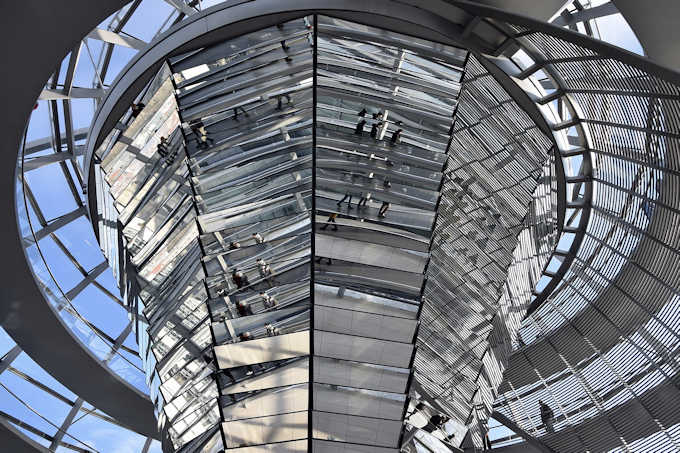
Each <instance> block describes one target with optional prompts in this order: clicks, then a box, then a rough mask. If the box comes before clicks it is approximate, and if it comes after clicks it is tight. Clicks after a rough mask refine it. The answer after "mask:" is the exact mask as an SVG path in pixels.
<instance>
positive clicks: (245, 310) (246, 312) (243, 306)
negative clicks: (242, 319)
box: [236, 300, 253, 316]
mask: <svg viewBox="0 0 680 453" xmlns="http://www.w3.org/2000/svg"><path fill="white" fill-rule="evenodd" d="M236 311H237V312H238V314H239V316H250V315H252V314H253V309H252V308H250V305H249V304H247V303H246V302H244V301H242V300H241V301H239V303H238V304H236Z"/></svg>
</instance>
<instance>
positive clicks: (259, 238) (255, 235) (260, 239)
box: [253, 233, 264, 244]
mask: <svg viewBox="0 0 680 453" xmlns="http://www.w3.org/2000/svg"><path fill="white" fill-rule="evenodd" d="M253 239H254V240H255V243H256V244H262V243H263V242H264V238H263V237H262V235H261V234H260V233H253Z"/></svg>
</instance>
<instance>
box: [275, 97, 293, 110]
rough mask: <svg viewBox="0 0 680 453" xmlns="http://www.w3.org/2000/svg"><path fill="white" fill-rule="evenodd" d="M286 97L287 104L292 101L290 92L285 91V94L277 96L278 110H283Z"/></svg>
mask: <svg viewBox="0 0 680 453" xmlns="http://www.w3.org/2000/svg"><path fill="white" fill-rule="evenodd" d="M284 97H285V98H286V105H288V104H290V103H291V100H290V95H289V94H288V93H285V94H283V95H279V96H277V98H276V110H283V98H284Z"/></svg>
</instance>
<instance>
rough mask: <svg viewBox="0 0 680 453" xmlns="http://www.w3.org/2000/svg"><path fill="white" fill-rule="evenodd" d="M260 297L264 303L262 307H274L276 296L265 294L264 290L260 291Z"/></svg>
mask: <svg viewBox="0 0 680 453" xmlns="http://www.w3.org/2000/svg"><path fill="white" fill-rule="evenodd" d="M260 298H261V299H262V303H263V304H264V308H274V307H276V305H277V304H278V302H277V300H276V298H275V297H274V296H271V295H269V294H267V293H266V292H265V291H260Z"/></svg>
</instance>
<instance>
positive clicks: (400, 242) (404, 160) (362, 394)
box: [312, 16, 467, 453]
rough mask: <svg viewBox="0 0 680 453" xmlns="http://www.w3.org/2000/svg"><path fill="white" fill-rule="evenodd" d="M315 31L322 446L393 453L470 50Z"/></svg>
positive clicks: (346, 28) (316, 327)
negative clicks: (438, 51) (436, 54)
mask: <svg viewBox="0 0 680 453" xmlns="http://www.w3.org/2000/svg"><path fill="white" fill-rule="evenodd" d="M317 22H318V26H317V46H316V49H317V57H316V72H317V76H316V78H315V86H316V93H317V95H316V98H315V155H314V159H315V191H314V199H315V205H314V207H315V212H314V214H315V216H314V220H315V235H314V237H315V239H314V245H315V246H314V252H315V267H314V305H313V312H314V315H313V330H312V332H313V338H314V343H313V351H314V355H313V371H312V373H313V374H312V376H313V380H312V382H313V385H312V393H313V398H312V402H313V406H312V410H313V413H312V424H313V426H312V436H313V437H314V439H313V444H312V445H313V450H314V451H315V452H320V453H323V452H330V451H333V452H336V451H341V452H349V451H353V452H354V451H361V452H364V451H366V452H368V451H370V452H376V453H377V452H380V453H390V452H397V451H399V447H400V443H401V438H402V427H403V419H404V416H405V414H406V412H407V408H408V405H409V399H408V393H409V386H410V382H411V381H410V379H411V372H410V370H411V367H412V365H413V358H414V357H415V347H414V343H415V341H416V338H417V335H418V326H419V323H418V315H419V313H420V306H421V293H422V290H423V288H424V282H425V279H424V273H425V270H426V267H427V263H428V260H429V247H430V238H431V236H432V228H433V225H434V220H435V217H436V214H435V213H436V206H437V202H438V199H439V195H440V192H439V187H440V185H441V181H442V176H443V173H442V169H443V166H444V163H445V161H446V154H445V152H446V148H447V144H448V140H449V135H448V134H447V132H448V131H449V130H450V128H451V122H452V113H453V111H454V107H455V104H456V99H457V95H458V82H459V81H460V76H461V73H460V72H457V70H458V68H460V65H461V64H462V63H463V62H464V59H465V56H466V55H467V52H466V51H463V50H461V49H455V48H451V47H447V46H441V47H438V49H439V48H441V51H442V52H441V55H442V57H441V58H435V57H433V55H432V54H429V53H427V52H424V53H422V52H423V51H424V49H427V48H430V47H431V46H432V44H433V43H431V42H427V41H422V40H418V39H415V38H411V37H407V36H404V35H400V34H397V33H392V32H387V31H385V30H381V29H377V28H372V27H366V26H363V25H359V24H356V23H352V22H348V21H345V20H340V19H335V18H331V17H327V16H319V17H318V19H317ZM391 40H392V41H393V42H390V41H391ZM437 45H438V46H440V45H439V44H437ZM425 62H426V63H425ZM415 68H419V69H418V70H416V69H415ZM460 69H462V68H460ZM428 71H431V73H429V72H428ZM435 79H436V80H437V84H433V83H432V81H433V80H435Z"/></svg>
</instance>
